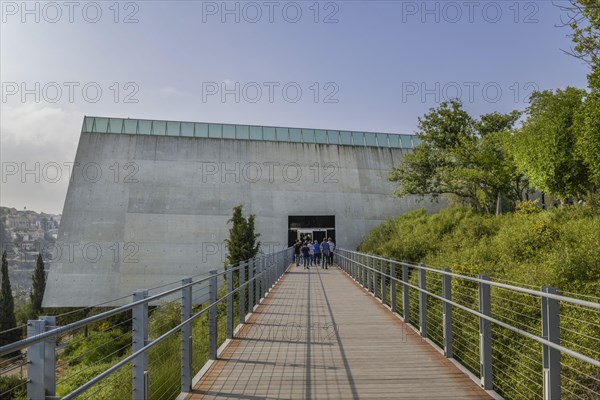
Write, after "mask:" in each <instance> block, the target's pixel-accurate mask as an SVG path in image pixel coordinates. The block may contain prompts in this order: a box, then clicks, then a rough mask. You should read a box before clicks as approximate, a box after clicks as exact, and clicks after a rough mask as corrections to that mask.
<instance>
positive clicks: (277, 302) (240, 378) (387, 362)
mask: <svg viewBox="0 0 600 400" xmlns="http://www.w3.org/2000/svg"><path fill="white" fill-rule="evenodd" d="M187 398H188V399H266V398H269V399H359V398H360V399H363V398H374V399H375V398H376V399H413V398H421V399H436V400H437V399H489V398H490V397H489V396H488V394H487V393H486V392H485V391H483V390H482V389H481V388H479V386H478V385H477V384H476V383H474V382H473V381H472V380H471V379H469V378H468V377H467V376H466V375H464V374H463V373H462V372H461V371H460V370H458V369H457V368H456V367H455V366H454V365H453V364H452V363H451V362H450V361H449V360H447V359H445V358H444V357H443V356H442V355H441V354H440V353H439V352H437V351H436V350H435V349H434V348H432V347H431V346H430V345H429V344H428V343H426V342H424V341H422V340H421V339H420V337H419V336H418V335H417V334H416V333H414V331H413V330H412V329H410V328H408V327H406V326H405V325H404V324H403V323H402V322H401V321H400V320H399V319H398V318H397V317H395V316H393V315H392V314H391V313H390V311H389V310H387V309H386V308H385V307H384V306H383V305H382V304H381V302H379V301H378V300H376V299H375V298H374V297H373V296H372V295H371V294H369V293H367V292H366V291H365V290H363V289H362V288H361V287H359V286H358V285H357V284H356V283H355V282H354V281H352V279H351V278H349V277H348V276H347V275H346V274H344V273H343V272H342V271H340V270H338V269H337V268H330V269H328V270H323V269H316V268H315V267H313V268H311V269H310V270H305V269H303V268H302V267H300V268H296V267H295V266H294V267H292V268H291V269H290V270H289V271H288V273H287V274H286V275H285V276H284V277H283V278H282V280H281V281H280V282H279V284H278V285H277V287H276V288H274V289H273V291H272V292H271V294H269V296H268V297H267V298H266V299H265V301H264V302H263V303H262V304H261V305H260V306H259V307H258V308H257V310H256V312H255V313H254V314H253V315H252V316H251V318H249V321H248V323H247V324H246V325H245V326H244V328H243V329H242V331H241V332H240V333H239V335H238V336H237V337H236V339H235V340H233V341H232V342H231V343H230V344H229V346H227V348H226V349H225V350H224V351H223V353H222V354H221V355H220V358H219V360H217V361H216V362H215V363H214V364H213V365H212V366H211V367H210V369H209V370H208V372H207V373H206V374H205V375H204V376H203V377H202V379H201V380H200V381H199V382H198V384H197V385H196V387H195V388H194V391H193V392H192V393H191V394H190V395H189V396H188V397H187Z"/></svg>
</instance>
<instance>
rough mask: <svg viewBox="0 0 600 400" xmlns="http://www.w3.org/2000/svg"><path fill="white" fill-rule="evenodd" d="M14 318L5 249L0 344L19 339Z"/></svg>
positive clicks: (0, 299)
mask: <svg viewBox="0 0 600 400" xmlns="http://www.w3.org/2000/svg"><path fill="white" fill-rule="evenodd" d="M16 327H17V320H16V318H15V301H14V299H13V294H12V289H11V287H10V279H9V277H8V261H7V260H6V251H4V252H3V253H2V290H1V292H0V332H3V333H0V346H4V345H6V344H9V343H12V342H16V341H17V340H19V339H20V334H19V331H18V330H16V329H14V328H16Z"/></svg>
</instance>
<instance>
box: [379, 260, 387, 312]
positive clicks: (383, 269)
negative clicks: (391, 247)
mask: <svg viewBox="0 0 600 400" xmlns="http://www.w3.org/2000/svg"><path fill="white" fill-rule="evenodd" d="M386 264H387V263H386V262H385V260H383V259H382V260H381V274H380V276H381V302H382V303H383V304H385V300H386V297H387V296H386V294H387V293H386V292H387V286H386V283H385V282H386V280H385V274H386V273H387V268H386V267H385V266H386Z"/></svg>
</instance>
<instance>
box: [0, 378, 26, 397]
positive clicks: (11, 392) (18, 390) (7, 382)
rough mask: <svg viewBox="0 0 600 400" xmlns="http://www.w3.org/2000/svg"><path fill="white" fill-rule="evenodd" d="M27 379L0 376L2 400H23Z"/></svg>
mask: <svg viewBox="0 0 600 400" xmlns="http://www.w3.org/2000/svg"><path fill="white" fill-rule="evenodd" d="M26 383H27V379H26V378H21V377H19V376H10V375H6V376H0V394H2V396H1V397H2V399H3V400H25V399H26V398H27V385H26Z"/></svg>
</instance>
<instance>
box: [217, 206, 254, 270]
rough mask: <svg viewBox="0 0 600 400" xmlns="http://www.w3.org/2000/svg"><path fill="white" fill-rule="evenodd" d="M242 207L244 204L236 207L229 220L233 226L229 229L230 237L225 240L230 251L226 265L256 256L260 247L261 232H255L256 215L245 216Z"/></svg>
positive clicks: (235, 263)
mask: <svg viewBox="0 0 600 400" xmlns="http://www.w3.org/2000/svg"><path fill="white" fill-rule="evenodd" d="M242 209H243V206H242V205H239V206H236V207H234V208H233V215H232V217H231V219H229V221H227V223H231V224H232V227H231V228H230V229H229V239H226V240H225V242H226V243H227V251H228V253H227V260H226V266H227V265H237V264H238V263H239V262H240V261H244V260H248V259H250V258H252V257H254V256H256V254H258V250H259V248H260V242H259V241H258V238H259V236H260V234H259V233H255V232H254V220H255V215H254V214H251V215H250V216H249V217H248V218H245V217H244V216H243V215H242Z"/></svg>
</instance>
